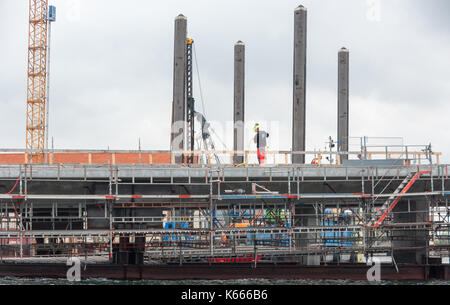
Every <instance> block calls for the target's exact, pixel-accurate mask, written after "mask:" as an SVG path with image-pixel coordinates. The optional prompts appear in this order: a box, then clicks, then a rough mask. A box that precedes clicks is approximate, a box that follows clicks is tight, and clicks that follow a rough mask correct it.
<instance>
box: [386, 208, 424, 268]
mask: <svg viewBox="0 0 450 305" xmlns="http://www.w3.org/2000/svg"><path fill="white" fill-rule="evenodd" d="M393 212H394V223H405V224H407V223H424V222H426V221H427V220H428V219H429V215H430V214H429V203H428V201H427V200H426V199H422V200H409V203H408V200H402V201H400V202H399V203H398V204H397V205H396V206H395V208H394V209H393ZM428 236H429V230H428V229H425V228H424V229H407V228H405V229H404V230H395V231H393V232H392V239H393V241H392V246H393V253H394V257H395V261H396V262H397V263H398V264H404V263H407V264H419V265H420V264H424V263H425V261H426V257H425V256H426V254H427V251H426V247H427V244H428ZM408 248H410V249H408Z"/></svg>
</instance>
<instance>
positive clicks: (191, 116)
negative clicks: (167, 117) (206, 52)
mask: <svg viewBox="0 0 450 305" xmlns="http://www.w3.org/2000/svg"><path fill="white" fill-rule="evenodd" d="M193 43H194V40H192V39H190V38H188V39H187V41H186V103H187V107H186V109H187V125H188V128H187V148H188V150H190V151H191V153H190V154H189V156H187V158H186V161H187V162H186V163H194V155H193V154H192V152H193V151H194V140H195V139H194V136H195V126H194V123H195V108H194V106H195V100H194V93H193V83H192V81H193V77H192V70H193V69H192V68H193V67H192V44H193Z"/></svg>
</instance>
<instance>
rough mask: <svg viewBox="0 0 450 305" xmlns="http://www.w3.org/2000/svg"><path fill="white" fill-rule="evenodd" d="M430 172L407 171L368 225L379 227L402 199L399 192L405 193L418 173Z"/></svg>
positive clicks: (417, 176) (418, 175) (426, 172)
mask: <svg viewBox="0 0 450 305" xmlns="http://www.w3.org/2000/svg"><path fill="white" fill-rule="evenodd" d="M430 173H431V171H420V172H418V173H417V172H416V173H415V172H411V173H409V174H408V175H407V176H406V177H405V179H404V180H403V181H402V183H400V185H399V186H398V187H397V189H396V190H395V191H394V193H393V194H392V195H391V196H389V197H388V199H387V200H386V202H385V203H384V204H383V205H382V206H381V208H380V209H379V210H378V211H377V212H376V214H375V215H374V217H373V218H372V221H371V223H370V225H369V227H371V228H377V227H379V226H380V225H381V224H382V223H383V221H384V219H385V218H386V217H387V216H388V215H389V214H390V213H391V212H392V210H393V209H394V207H395V206H396V205H397V203H399V202H400V200H401V199H402V197H403V196H400V195H399V194H405V193H406V192H407V191H408V190H409V189H410V188H411V187H412V186H413V184H414V182H416V180H417V179H419V177H420V175H422V174H430ZM377 218H378V219H377Z"/></svg>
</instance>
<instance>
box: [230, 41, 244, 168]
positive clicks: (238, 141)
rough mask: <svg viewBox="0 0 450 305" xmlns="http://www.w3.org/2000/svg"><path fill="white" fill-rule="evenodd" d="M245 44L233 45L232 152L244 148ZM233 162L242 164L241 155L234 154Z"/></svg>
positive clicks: (242, 158) (237, 43) (242, 157)
mask: <svg viewBox="0 0 450 305" xmlns="http://www.w3.org/2000/svg"><path fill="white" fill-rule="evenodd" d="M244 93H245V44H244V43H243V42H242V41H240V40H239V41H238V42H236V44H235V45H234V116H233V121H234V142H233V143H234V144H233V150H234V151H237V150H239V151H242V150H244V149H245V147H244V122H245V116H244V114H245V100H244V97H245V94H244ZM233 162H234V163H235V164H240V163H243V162H244V155H243V154H234V158H233Z"/></svg>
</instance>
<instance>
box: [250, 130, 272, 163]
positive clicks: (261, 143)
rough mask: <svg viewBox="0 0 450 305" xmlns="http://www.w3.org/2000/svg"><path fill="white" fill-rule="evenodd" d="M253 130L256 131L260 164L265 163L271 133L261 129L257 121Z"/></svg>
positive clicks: (255, 140)
mask: <svg viewBox="0 0 450 305" xmlns="http://www.w3.org/2000/svg"><path fill="white" fill-rule="evenodd" d="M253 130H254V131H255V132H256V135H255V138H254V142H255V143H256V148H257V156H258V162H259V164H263V165H264V164H265V158H266V146H267V138H268V137H269V134H268V133H267V132H265V131H263V130H261V131H260V130H259V124H258V123H256V124H255V127H253Z"/></svg>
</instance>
